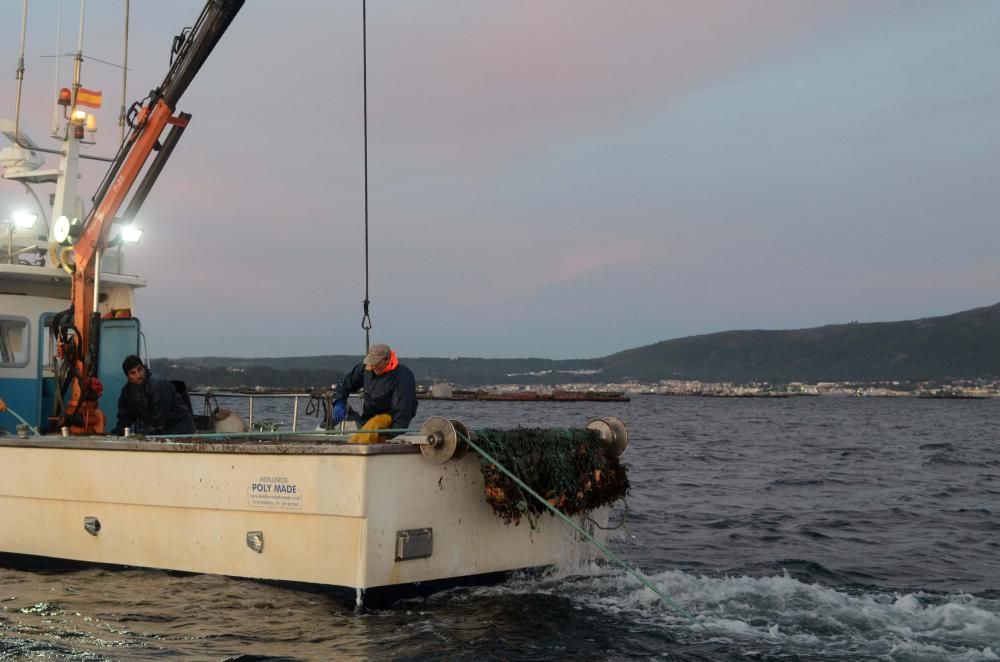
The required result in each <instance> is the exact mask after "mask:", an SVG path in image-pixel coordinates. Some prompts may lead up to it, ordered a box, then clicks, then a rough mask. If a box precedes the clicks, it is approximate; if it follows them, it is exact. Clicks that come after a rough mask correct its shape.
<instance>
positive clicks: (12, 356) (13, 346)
mask: <svg viewBox="0 0 1000 662" xmlns="http://www.w3.org/2000/svg"><path fill="white" fill-rule="evenodd" d="M30 337H31V336H30V335H29V334H28V320H27V318H25V317H8V316H5V315H0V367H2V368H23V367H24V366H26V365H28V338H30Z"/></svg>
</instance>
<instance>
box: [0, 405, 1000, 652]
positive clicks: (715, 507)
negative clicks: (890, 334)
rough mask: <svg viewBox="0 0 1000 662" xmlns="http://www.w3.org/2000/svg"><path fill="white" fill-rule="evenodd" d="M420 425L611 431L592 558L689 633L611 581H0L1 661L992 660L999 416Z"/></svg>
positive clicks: (668, 409) (97, 575)
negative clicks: (612, 555) (363, 603)
mask: <svg viewBox="0 0 1000 662" xmlns="http://www.w3.org/2000/svg"><path fill="white" fill-rule="evenodd" d="M430 415H445V416H448V417H450V418H460V419H462V420H463V421H464V422H465V423H466V424H467V425H469V427H471V428H474V429H475V428H479V427H516V426H518V425H521V426H531V427H537V426H540V427H583V425H584V424H586V422H587V421H588V420H590V419H592V418H595V417H599V416H605V415H614V416H618V417H620V418H621V419H622V420H624V421H625V422H626V424H627V425H628V427H629V433H630V437H629V447H628V449H627V450H626V452H625V455H624V456H623V459H624V460H625V461H626V462H627V464H628V466H629V472H630V473H629V475H630V479H631V483H632V491H631V495H630V497H629V499H628V515H627V518H626V523H625V526H624V527H623V529H622V531H621V536H620V538H619V539H618V540H616V541H615V542H614V544H613V549H614V550H615V551H616V552H617V553H618V554H620V555H621V556H623V557H624V558H626V559H627V560H628V561H629V562H630V563H632V564H634V565H635V566H636V567H637V568H639V569H640V570H641V572H642V573H644V574H645V575H646V576H647V577H649V579H650V580H651V581H652V582H653V583H654V584H655V585H656V586H657V588H658V589H659V590H661V591H662V592H664V593H665V594H667V595H668V596H670V598H671V599H673V600H674V601H675V602H677V603H678V604H680V605H682V606H683V607H684V609H686V610H687V611H688V612H690V613H691V614H693V615H694V617H695V623H694V624H692V623H691V622H690V621H688V620H687V619H686V618H684V617H682V616H679V615H678V614H677V613H675V612H674V611H673V610H672V609H671V608H670V607H669V606H667V605H666V604H664V603H663V602H662V601H661V600H660V599H659V598H657V597H656V596H655V594H654V593H653V592H652V591H650V590H649V589H647V588H645V587H643V586H642V585H641V584H640V583H639V582H638V581H637V580H636V579H634V578H632V577H631V576H629V575H627V574H625V573H624V572H623V571H622V570H620V569H619V568H618V567H617V566H614V565H613V564H599V563H592V564H589V565H586V566H583V567H580V566H575V565H574V566H566V567H560V568H556V569H555V570H554V571H553V572H551V573H549V574H546V575H543V576H516V577H514V578H513V579H511V580H510V581H508V582H506V583H503V584H500V585H497V586H492V587H487V588H482V587H480V588H460V589H453V590H450V591H447V592H443V593H439V594H435V595H433V596H430V597H428V598H423V599H417V600H411V601H407V602H403V603H399V604H397V605H395V606H394V607H392V608H390V609H385V610H379V611H370V612H356V611H354V610H352V609H350V608H346V607H343V606H341V604H340V603H339V602H337V601H336V600H334V599H332V598H330V597H327V596H325V595H323V594H316V593H308V592H303V591H296V590H291V589H286V588H281V587H275V586H270V585H264V584H260V583H257V582H253V581H247V580H239V579H229V578H225V577H216V576H206V575H178V574H171V573H167V572H161V571H153V570H137V569H124V570H117V571H116V570H104V569H92V568H91V569H81V570H73V571H61V572H60V571H43V570H39V569H36V570H15V569H10V568H4V567H0V660H20V659H32V660H35V659H50V660H155V659H162V660H173V659H185V660H328V659H351V658H356V659H365V658H369V659H441V658H448V659H467V660H479V659H487V660H550V659H576V660H580V659H584V660H592V659H593V660H603V659H608V660H626V659H662V660H713V661H714V660H871V659H877V660H927V661H937V660H964V661H969V662H971V661H973V660H1000V433H998V430H997V424H998V422H1000V400H925V399H902V398H900V399H873V398H833V397H819V398H791V399H773V400H769V399H721V398H718V399H716V398H683V397H661V396H638V397H634V398H633V399H632V401H631V402H628V403H562V404H550V403H545V404H542V403H498V402H479V403H460V402H456V403H444V402H430V401H423V402H421V404H420V411H419V412H418V415H417V421H421V420H423V418H424V417H427V416H430ZM257 416H258V417H270V418H273V419H276V418H280V415H279V414H278V413H276V412H269V411H267V406H266V405H262V404H260V403H258V405H257ZM307 423H308V424H309V425H311V424H312V423H313V420H312V419H309V420H308V421H307Z"/></svg>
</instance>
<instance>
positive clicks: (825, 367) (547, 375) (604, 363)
mask: <svg viewBox="0 0 1000 662" xmlns="http://www.w3.org/2000/svg"><path fill="white" fill-rule="evenodd" d="M998 339H1000V304H996V305H993V306H987V307H984V308H976V309H974V310H969V311H965V312H961V313H956V314H954V315H946V316H943V317H930V318H926V319H918V320H911V321H904V322H877V323H869V324H858V323H851V324H835V325H830V326H822V327H816V328H812V329H798V330H794V331H761V330H755V331H727V332H724V333H711V334H707V335H701V336H690V337H687V338H678V339H675V340H665V341H662V342H658V343H655V344H652V345H647V346H645V347H637V348H635V349H629V350H626V351H623V352H618V353H617V354H612V355H610V356H606V357H604V358H599V359H573V360H558V361H556V360H551V359H540V358H526V359H481V358H466V357H459V358H429V357H406V356H402V357H400V359H401V360H402V361H403V362H404V363H405V364H406V365H408V366H409V367H410V368H411V369H412V370H413V372H414V374H415V375H416V376H417V380H418V381H420V382H422V383H433V382H436V381H446V382H451V383H453V384H457V385H462V386H480V385H485V384H505V383H506V384H511V383H519V384H560V383H567V382H594V383H607V382H620V381H625V380H629V379H634V380H638V381H641V382H655V381H658V380H661V379H700V380H704V381H713V382H723V381H727V382H736V383H748V382H755V381H757V382H760V381H767V382H778V383H781V382H791V381H804V382H817V381H882V380H900V381H904V380H905V381H915V380H925V379H926V380H951V379H972V378H996V377H1000V343H998ZM360 358H361V357H360V356H358V355H332V356H298V357H282V358H257V359H247V358H225V357H200V358H186V359H171V360H160V361H157V362H155V363H154V365H153V367H154V369H155V370H157V371H158V372H161V373H166V374H169V375H170V376H171V377H172V378H176V379H184V380H185V381H187V382H188V383H189V384H192V385H213V386H221V387H234V386H255V385H261V386H271V387H320V386H329V385H330V384H332V383H334V382H335V381H336V380H337V379H339V378H340V376H341V375H342V374H343V373H345V372H346V371H348V370H350V368H351V367H352V366H353V365H354V364H355V363H357V362H358V361H359V360H360Z"/></svg>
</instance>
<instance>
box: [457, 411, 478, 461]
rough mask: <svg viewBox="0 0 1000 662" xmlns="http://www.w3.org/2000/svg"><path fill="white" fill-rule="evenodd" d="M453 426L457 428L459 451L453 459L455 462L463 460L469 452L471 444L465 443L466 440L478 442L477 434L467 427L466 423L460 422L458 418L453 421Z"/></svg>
mask: <svg viewBox="0 0 1000 662" xmlns="http://www.w3.org/2000/svg"><path fill="white" fill-rule="evenodd" d="M451 424H452V425H453V426H454V427H455V432H456V433H457V435H458V449H457V450H456V451H455V454H454V455H453V456H452V457H451V459H453V460H461V459H462V458H463V457H465V454H466V453H468V452H469V444H467V443H466V442H465V440H466V439H471V440H472V441H473V442H475V441H476V433H475V432H473V431H472V430H470V429H469V428H467V427H466V426H465V423H463V422H462V421H460V420H458V419H457V418H453V419H451Z"/></svg>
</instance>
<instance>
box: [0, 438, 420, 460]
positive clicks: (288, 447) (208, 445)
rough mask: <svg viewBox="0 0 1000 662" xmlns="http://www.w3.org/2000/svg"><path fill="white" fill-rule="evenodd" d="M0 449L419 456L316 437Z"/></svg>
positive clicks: (1, 442) (43, 443)
mask: <svg viewBox="0 0 1000 662" xmlns="http://www.w3.org/2000/svg"><path fill="white" fill-rule="evenodd" d="M0 446H13V447H18V448H61V449H78V450H100V451H149V452H157V453H163V452H173V453H234V454H238V455H400V454H412V453H420V448H419V447H418V446H415V445H412V444H407V443H401V442H392V441H389V442H384V443H380V444H348V443H347V442H346V441H345V440H343V439H336V440H334V439H330V437H328V436H325V435H323V434H315V435H302V434H298V435H289V436H288V437H284V438H283V437H282V436H280V435H278V436H275V435H268V436H265V435H261V437H260V438H259V439H258V438H254V437H249V438H242V437H241V438H239V439H224V440H220V439H218V438H207V437H206V438H205V439H204V440H201V439H198V438H185V439H183V440H177V441H175V440H171V439H168V438H164V439H136V438H125V437H59V436H55V435H52V436H42V437H28V438H26V439H21V438H19V437H10V436H0Z"/></svg>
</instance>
